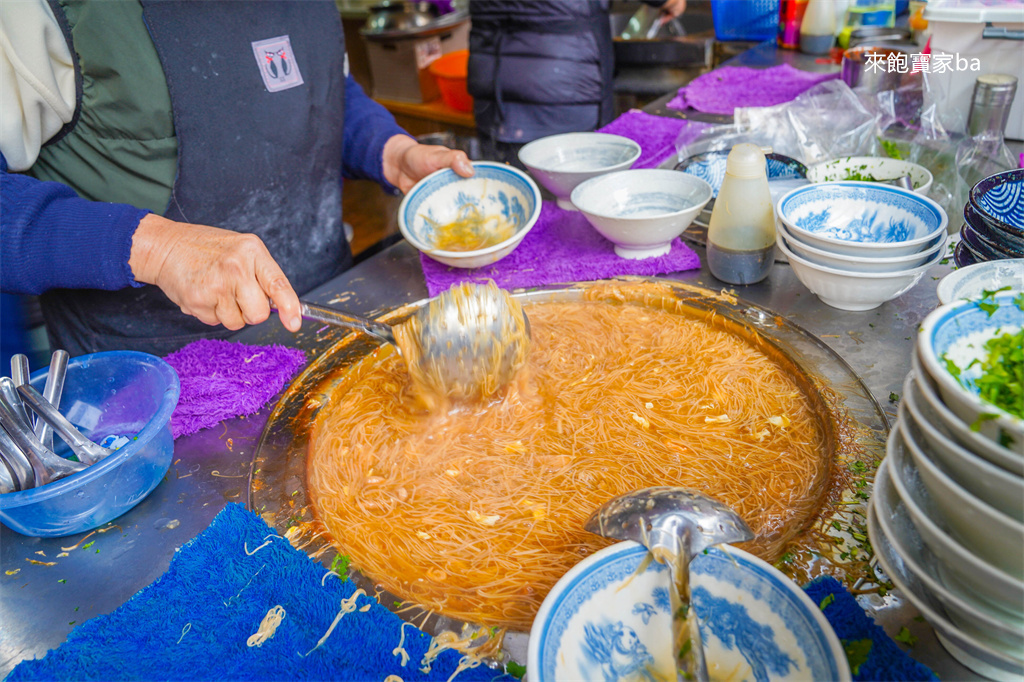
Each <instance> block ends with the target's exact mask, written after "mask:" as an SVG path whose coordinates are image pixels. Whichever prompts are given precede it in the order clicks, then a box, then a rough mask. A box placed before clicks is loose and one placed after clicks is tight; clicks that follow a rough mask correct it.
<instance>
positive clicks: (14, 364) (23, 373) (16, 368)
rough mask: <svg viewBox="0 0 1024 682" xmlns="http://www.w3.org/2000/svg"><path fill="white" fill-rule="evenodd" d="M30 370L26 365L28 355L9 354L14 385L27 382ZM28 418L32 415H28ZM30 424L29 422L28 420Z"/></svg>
mask: <svg viewBox="0 0 1024 682" xmlns="http://www.w3.org/2000/svg"><path fill="white" fill-rule="evenodd" d="M30 375H31V371H30V370H29V365H28V356H27V355H24V354H22V353H18V354H17V355H12V356H11V378H12V379H14V385H15V386H16V387H17V386H21V385H22V384H27V383H28V380H29V376H30ZM28 416H29V417H30V418H31V416H32V415H28ZM30 425H31V422H30Z"/></svg>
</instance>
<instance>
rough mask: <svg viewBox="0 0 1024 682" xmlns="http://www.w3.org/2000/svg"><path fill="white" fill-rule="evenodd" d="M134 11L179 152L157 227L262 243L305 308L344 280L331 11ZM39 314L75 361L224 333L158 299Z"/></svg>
mask: <svg viewBox="0 0 1024 682" xmlns="http://www.w3.org/2000/svg"><path fill="white" fill-rule="evenodd" d="M141 4H142V6H143V10H144V17H145V21H146V25H147V28H148V30H149V33H150V36H151V37H152V40H153V43H154V45H155V46H156V50H157V53H158V55H159V57H160V61H161V64H162V65H163V70H164V73H165V75H166V78H167V86H168V90H169V91H170V95H171V103H172V108H173V113H174V127H175V134H176V136H177V139H178V175H177V178H176V180H175V183H174V191H173V194H172V196H171V201H170V204H169V206H168V208H167V211H166V212H165V216H166V217H167V218H170V219H171V220H176V221H180V222H186V223H195V224H202V225H212V226H215V227H222V228H226V229H229V230H234V231H236V232H248V233H252V234H256V235H258V236H259V237H260V238H261V239H263V241H264V243H265V244H266V245H267V248H268V249H269V250H270V253H271V254H272V255H273V256H274V258H275V260H276V261H277V262H278V264H279V265H280V266H281V268H282V269H283V270H284V272H285V274H286V275H287V276H288V278H289V280H290V281H291V283H292V286H293V287H294V288H295V290H296V291H297V292H299V294H300V295H301V294H302V293H305V292H307V291H309V290H310V289H312V288H314V287H316V286H318V285H319V284H322V283H323V282H325V281H327V280H328V279H330V278H332V277H334V276H335V275H337V274H339V273H341V272H342V271H343V270H345V269H347V268H348V267H349V266H350V265H351V263H352V254H351V251H350V250H349V246H348V243H347V241H346V240H345V233H344V229H343V225H342V219H341V168H342V139H343V138H342V136H343V133H342V121H343V114H344V94H345V74H344V61H345V47H344V34H343V33H342V28H341V21H340V17H339V15H338V10H337V8H336V6H335V4H334V2H333V0H327V1H325V2H314V1H311V0H302V1H296V0H290V1H289V0H284V1H280V2H278V1H271V0H261V1H258V2H237V1H231V0H227V1H214V0H205V1H203V2H181V1H177V0H141ZM111 39H114V37H113V36H112V38H111ZM274 39H276V40H274ZM261 63H262V67H261ZM264 73H265V74H267V75H266V76H264V75H263V74H264ZM300 81H301V83H300ZM296 83H300V84H297V85H296ZM43 304H44V314H45V317H46V322H47V326H48V328H49V330H50V338H51V343H53V344H55V347H60V348H64V349H66V350H68V351H69V352H70V353H71V354H72V355H78V354H82V353H89V352H94V351H100V350H112V349H133V350H143V351H146V352H150V353H154V354H157V355H165V354H167V353H169V352H171V351H173V350H176V349H178V348H180V347H182V346H184V345H185V344H187V343H189V342H190V341H193V340H196V339H199V338H223V337H225V336H228V335H230V334H232V333H233V332H231V331H229V330H226V329H224V328H223V327H210V326H208V325H205V324H203V323H202V322H200V321H199V320H197V319H195V318H193V317H191V316H187V315H185V314H183V313H182V312H181V311H180V309H179V308H178V306H177V305H175V304H174V303H172V302H171V301H170V300H169V299H168V298H167V297H166V296H165V295H164V294H163V292H161V291H160V290H159V289H158V288H157V287H155V286H145V287H142V288H135V289H125V290H121V291H113V292H111V291H94V290H77V291H73V290H60V291H56V292H50V293H49V294H46V295H44V301H43Z"/></svg>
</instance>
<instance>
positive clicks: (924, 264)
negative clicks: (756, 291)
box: [777, 182, 947, 310]
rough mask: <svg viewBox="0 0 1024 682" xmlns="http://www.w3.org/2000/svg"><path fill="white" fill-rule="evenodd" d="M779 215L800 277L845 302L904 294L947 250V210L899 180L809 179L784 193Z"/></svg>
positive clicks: (871, 303)
mask: <svg viewBox="0 0 1024 682" xmlns="http://www.w3.org/2000/svg"><path fill="white" fill-rule="evenodd" d="M778 217H779V225H778V230H779V239H778V241H777V244H778V247H779V249H780V250H781V251H782V252H783V254H785V255H786V257H787V258H788V260H789V264H790V266H791V267H792V268H793V272H794V273H795V274H796V276H797V279H799V280H800V281H801V282H802V283H803V284H804V286H806V287H807V288H808V289H810V290H811V291H812V292H814V293H815V294H817V296H818V298H820V299H821V300H822V302H823V303H825V304H827V305H830V306H832V307H833V308H839V309H841V310H871V309H872V308H877V307H878V306H880V305H881V304H883V303H885V302H886V301H889V300H892V299H894V298H896V297H897V296H900V295H901V294H903V293H904V292H905V291H907V290H908V289H910V288H911V287H913V286H914V285H915V284H917V283H918V281H920V279H921V277H923V276H924V273H925V271H926V270H928V268H930V267H931V266H933V265H935V264H936V263H938V262H939V261H940V260H941V259H942V258H943V256H944V255H945V248H946V246H945V245H946V222H947V220H946V213H945V212H944V211H943V210H942V208H941V207H940V206H939V205H938V204H936V203H935V202H934V201H932V200H931V199H929V198H927V197H925V196H923V195H920V194H915V193H913V192H910V191H908V190H905V189H901V188H898V187H891V186H888V185H881V184H878V183H871V182H826V183H821V184H815V185H807V186H804V187H799V188H797V189H795V190H793V191H791V192H789V193H788V194H786V195H785V196H783V197H782V199H780V200H779V204H778Z"/></svg>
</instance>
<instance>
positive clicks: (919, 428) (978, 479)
mask: <svg viewBox="0 0 1024 682" xmlns="http://www.w3.org/2000/svg"><path fill="white" fill-rule="evenodd" d="M918 400H920V389H918V388H917V379H916V377H915V376H914V375H913V374H909V375H908V376H907V380H906V381H905V382H904V383H903V397H902V400H901V401H900V419H902V420H903V421H902V423H903V428H904V435H905V436H907V437H909V438H912V439H913V440H914V441H915V442H916V443H917V445H918V447H920V448H921V450H922V451H924V452H925V453H926V454H927V455H928V456H929V457H930V458H932V459H933V460H934V461H935V463H936V464H937V465H939V467H940V468H941V469H942V470H943V472H945V473H946V474H948V475H949V476H950V477H951V478H953V479H954V480H955V481H956V482H957V483H959V484H960V485H962V486H963V487H964V488H965V489H967V490H968V491H970V492H971V493H972V494H974V495H975V496H976V497H977V498H979V499H981V500H984V501H985V502H987V503H988V504H991V505H992V506H993V507H995V508H996V509H998V510H999V511H1001V512H1003V513H1004V514H1006V515H1007V516H1009V517H1010V518H1013V519H1016V520H1017V521H1024V478H1022V477H1020V476H1015V475H1013V474H1011V473H1010V472H1009V471H1006V470H1004V469H1001V468H999V467H997V466H996V465H995V464H992V463H991V462H989V461H987V460H986V459H985V458H983V457H980V456H979V455H976V454H974V453H973V452H971V451H970V450H968V449H967V448H965V447H962V446H961V445H960V444H959V443H957V442H956V441H955V440H953V438H952V437H951V436H950V435H949V434H948V431H946V428H945V426H943V425H942V422H941V421H940V420H939V418H938V417H937V416H936V415H935V414H934V413H932V411H931V410H930V409H929V408H928V406H927V405H926V404H924V403H923V402H922V404H918Z"/></svg>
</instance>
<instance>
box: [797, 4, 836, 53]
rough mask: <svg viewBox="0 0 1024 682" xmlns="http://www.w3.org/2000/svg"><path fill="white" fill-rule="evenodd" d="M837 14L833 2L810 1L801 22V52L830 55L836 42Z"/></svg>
mask: <svg viewBox="0 0 1024 682" xmlns="http://www.w3.org/2000/svg"><path fill="white" fill-rule="evenodd" d="M835 34H836V12H835V5H834V4H833V2H832V0H810V2H808V3H807V9H805V10H804V18H803V21H801V22H800V51H801V52H803V53H804V54H828V53H829V52H830V51H831V50H832V45H833V44H834V43H835V41H836V35H835Z"/></svg>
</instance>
